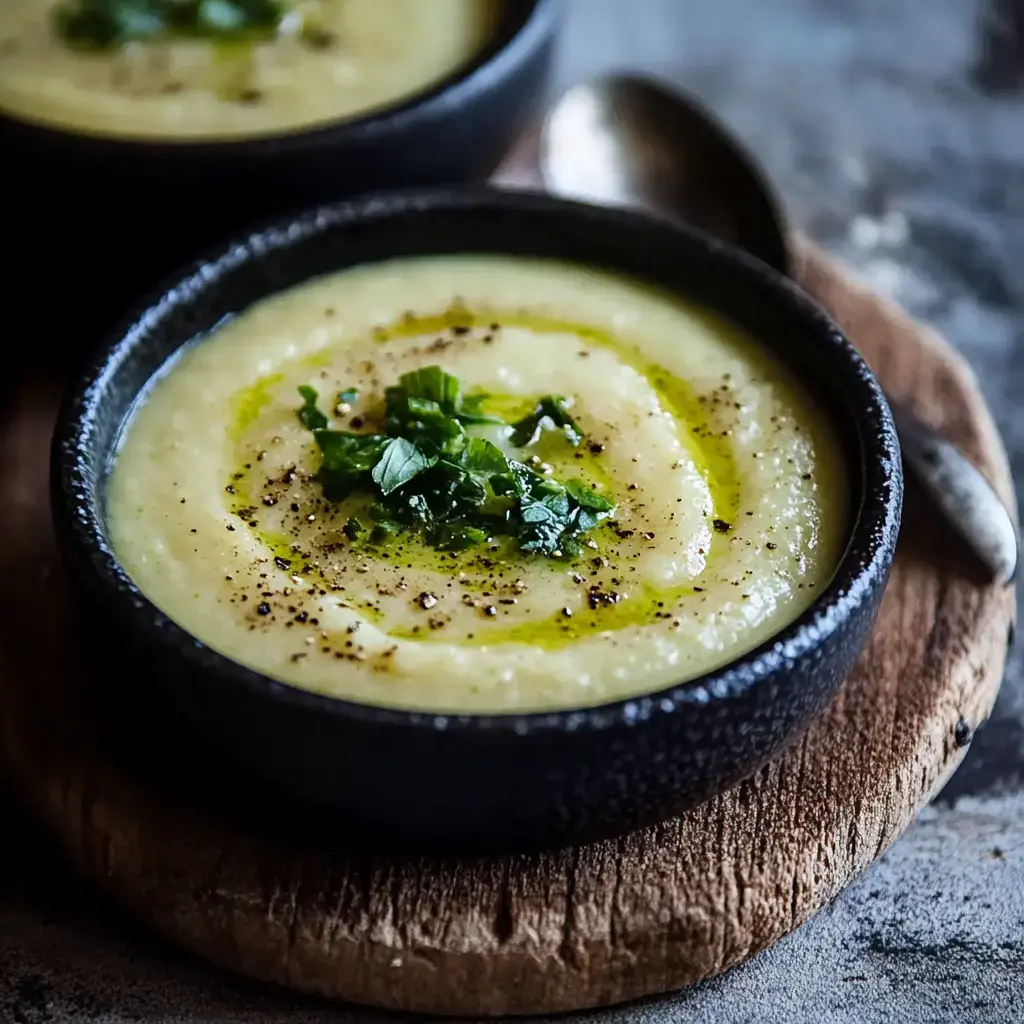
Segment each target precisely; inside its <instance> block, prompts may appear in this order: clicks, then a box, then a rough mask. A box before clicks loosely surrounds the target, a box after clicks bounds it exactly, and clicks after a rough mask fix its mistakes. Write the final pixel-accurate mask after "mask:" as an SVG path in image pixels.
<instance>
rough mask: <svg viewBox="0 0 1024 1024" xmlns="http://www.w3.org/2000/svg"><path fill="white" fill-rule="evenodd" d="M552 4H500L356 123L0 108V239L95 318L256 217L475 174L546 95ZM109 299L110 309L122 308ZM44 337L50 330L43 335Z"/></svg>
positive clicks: (546, 0)
mask: <svg viewBox="0 0 1024 1024" xmlns="http://www.w3.org/2000/svg"><path fill="white" fill-rule="evenodd" d="M561 9H562V0H502V6H501V15H500V20H499V24H498V26H497V29H496V31H495V34H494V36H493V37H492V40H491V42H490V43H489V45H488V46H487V47H486V48H485V49H484V50H483V51H481V53H480V54H479V55H478V56H477V58H476V59H474V60H473V61H472V62H471V63H469V64H468V65H467V66H466V67H464V68H462V69H461V70H459V71H458V72H456V73H455V74H454V75H452V76H451V77H449V78H448V79H446V80H444V81H443V82H441V83H439V84H438V85H437V86H435V87H432V88H431V89H429V90H427V91H424V92H422V93H420V94H418V95H416V96H413V97H411V98H409V99H408V100H407V101H404V102H403V103H401V104H400V105H395V106H390V107H386V108H383V109H381V110H378V111H374V112H371V113H369V114H367V115H366V116H364V117H361V118H358V119H354V120H345V121H338V122H336V123H331V124H327V125H324V126H317V127H312V128H309V127H305V128H299V129H296V130H294V131H291V132H286V133H281V134H277V135H273V136H268V137H262V138H256V139H238V140H226V141H197V140H186V141H180V142H164V141H155V140H142V139H132V138H130V137H123V138H120V137H109V136H101V135H96V134H88V133H84V132H77V131H72V130H62V129H60V128H55V127H50V126H45V125H42V124H38V123H32V122H29V121H27V120H22V119H18V118H15V117H13V116H10V115H5V114H4V113H3V112H2V111H0V153H2V154H3V167H4V186H5V195H6V196H8V197H16V199H15V200H14V201H8V202H6V203H0V207H2V218H3V228H4V234H5V237H6V238H7V240H8V242H10V240H11V238H12V236H13V237H14V238H15V239H17V248H19V249H20V250H22V257H21V259H19V261H18V262H19V264H23V263H24V262H25V258H26V257H27V258H28V263H29V267H28V273H26V275H25V281H24V284H22V283H21V282H19V286H18V290H19V291H20V290H23V287H25V288H28V289H31V288H32V287H33V284H34V280H35V278H37V277H39V276H41V275H44V274H45V276H46V277H48V278H49V277H52V276H53V275H54V273H59V274H60V275H61V276H62V278H63V280H64V286H65V288H66V289H67V290H68V291H69V292H73V293H74V298H73V300H71V305H73V306H74V307H75V316H74V317H73V318H72V320H71V332H70V333H69V332H67V331H64V332H63V333H61V332H54V336H53V338H52V342H53V343H54V344H60V343H62V342H64V341H70V342H71V343H72V345H75V344H79V345H80V337H81V333H82V332H81V331H80V330H79V329H78V328H79V325H80V323H81V321H82V318H83V314H88V317H89V320H90V325H91V321H92V320H96V321H97V322H102V320H103V318H104V315H105V314H107V312H108V311H109V310H111V309H118V308H119V309H123V308H124V307H125V305H126V304H127V303H128V302H130V301H134V300H135V298H136V297H137V295H138V294H139V292H140V290H141V287H145V286H146V285H147V284H148V283H150V282H152V281H153V280H154V279H158V278H159V277H161V276H163V275H164V274H166V273H168V272H170V271H171V270H173V269H174V268H175V267H179V266H181V265H182V264H183V263H184V262H185V261H186V260H190V259H193V258H194V257H195V256H196V255H198V253H199V252H201V251H202V250H203V248H204V247H206V246H208V245H210V244H213V243H215V242H219V241H220V240H221V239H226V238H228V237H230V236H231V235H232V234H235V233H237V232H238V231H239V230H242V229H243V228H244V227H247V226H248V225H250V224H251V223H253V221H254V219H257V220H258V219H263V218H265V217H267V216H275V215H282V214H285V213H287V212H289V211H293V210H299V209H308V208H309V207H311V206H313V205H316V204H317V203H323V202H328V201H331V200H335V199H341V198H344V197H346V196H351V195H355V194H356V193H359V192H368V191H379V190H382V189H386V188H404V187H413V186H430V185H439V184H456V183H470V182H480V181H483V180H485V179H486V178H487V177H488V176H489V175H490V174H491V173H492V172H493V171H494V170H495V168H496V167H497V165H498V164H499V163H500V162H501V160H502V158H503V157H504V156H505V154H506V153H507V152H508V150H509V149H510V147H511V146H512V144H513V143H514V142H515V140H516V139H517V138H518V137H519V136H520V134H521V133H522V132H523V130H524V129H525V127H526V124H527V122H528V120H529V118H530V116H531V114H532V113H533V112H534V110H535V107H536V104H537V102H538V101H539V99H540V96H541V94H542V91H543V87H544V84H545V81H546V76H547V71H548V68H549V65H550V61H551V56H552V49H553V43H554V38H555V34H556V28H557V25H558V21H559V16H560V12H561ZM118 304H120V305H118ZM48 340H51V339H48Z"/></svg>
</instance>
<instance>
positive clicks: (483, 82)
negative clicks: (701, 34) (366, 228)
mask: <svg viewBox="0 0 1024 1024" xmlns="http://www.w3.org/2000/svg"><path fill="white" fill-rule="evenodd" d="M522 2H523V3H527V4H529V6H528V7H526V8H525V9H524V11H523V13H522V15H521V16H520V17H518V18H516V20H515V21H514V22H511V23H510V25H509V26H508V30H507V31H505V32H502V33H499V34H498V35H496V36H495V37H494V38H492V39H490V40H489V41H488V43H487V44H486V45H485V46H484V47H483V48H482V49H481V50H479V51H478V52H477V53H476V54H475V55H474V56H473V57H472V58H470V59H469V60H468V61H466V62H464V63H463V64H461V65H460V66H459V67H457V68H456V69H455V70H454V71H452V72H451V73H450V74H448V75H445V76H444V77H443V78H441V79H439V80H438V81H436V82H434V83H433V84H431V85H428V86H426V87H425V88H423V89H418V90H417V91H416V92H414V93H411V94H409V95H407V96H405V97H402V98H400V99H398V100H397V101H396V102H394V103H388V104H385V105H384V106H381V107H376V108H373V109H371V110H368V111H366V112H364V113H362V114H358V115H357V116H355V117H339V118H334V119H331V120H327V121H318V122H314V123H312V124H306V125H297V126H295V127H293V128H285V129H283V130H280V131H274V132H268V133H264V134H259V135H239V136H237V137H225V138H217V137H215V136H214V137H203V136H197V137H196V138H178V137H174V136H167V137H165V136H159V135H158V136H153V137H146V136H133V135H119V134H117V133H116V132H99V131H89V130H88V129H83V128H79V127H73V126H63V125H60V124H57V123H56V122H52V121H42V120H36V119H35V118H30V117H25V116H23V115H20V114H18V113H15V112H12V111H8V110H5V109H4V108H2V107H0V124H2V123H3V122H5V121H6V122H7V123H9V124H14V125H17V126H18V128H19V129H21V130H23V131H30V132H32V133H34V134H36V135H37V136H43V137H45V138H51V139H54V138H56V139H65V140H67V141H74V142H76V143H79V144H84V145H90V146H95V147H97V148H100V147H103V148H105V149H106V150H108V152H111V153H112V152H114V151H118V152H120V153H124V154H138V153H151V154H152V155H154V156H171V155H173V156H175V157H184V158H185V159H195V160H202V159H206V158H215V157H218V156H226V155H229V154H230V155H233V156H243V157H246V158H252V159H259V158H260V157H261V156H262V155H264V154H266V153H268V152H270V151H273V152H275V153H278V154H280V153H284V154H287V153H288V152H292V151H294V150H297V149H302V148H304V147H309V146H313V147H317V146H321V145H332V144H337V143H344V142H345V141H347V140H349V139H353V140H354V139H356V138H358V139H359V140H360V141H366V142H373V141H374V140H376V139H379V138H381V137H382V136H387V135H397V134H402V133H404V132H407V131H409V130H410V128H411V126H412V124H413V123H414V122H415V121H419V120H424V119H425V120H430V119H431V118H434V117H436V116H437V115H438V114H440V113H442V112H443V111H444V110H445V109H446V108H449V107H460V106H462V105H464V104H465V103H466V102H467V101H468V100H469V99H470V98H471V97H472V96H473V95H475V94H476V93H478V92H480V91H481V90H486V89H487V88H488V86H489V85H490V84H491V83H492V82H494V81H499V82H500V81H504V80H505V79H506V78H507V77H508V76H509V75H510V74H511V73H512V72H513V71H514V69H515V68H516V67H518V66H519V65H520V64H521V63H522V61H523V60H525V59H526V58H527V57H529V55H530V54H532V53H533V52H534V51H535V50H537V49H538V48H539V47H540V46H541V45H542V43H543V41H544V40H545V39H546V38H547V37H548V36H549V34H551V33H552V31H553V29H554V27H555V24H556V22H557V19H558V17H559V15H560V13H561V9H562V5H563V2H564V0H522Z"/></svg>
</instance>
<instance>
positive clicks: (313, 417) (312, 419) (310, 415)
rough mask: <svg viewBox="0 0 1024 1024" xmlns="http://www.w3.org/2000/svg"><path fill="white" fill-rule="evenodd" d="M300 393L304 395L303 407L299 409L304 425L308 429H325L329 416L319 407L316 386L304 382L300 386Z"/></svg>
mask: <svg viewBox="0 0 1024 1024" xmlns="http://www.w3.org/2000/svg"><path fill="white" fill-rule="evenodd" d="M299 394H300V395H301V396H302V408H301V409H299V413H298V415H299V419H300V420H301V421H302V425H303V426H304V427H305V428H306V429H307V430H323V429H325V428H326V427H327V425H328V420H327V417H326V416H325V415H324V414H323V413H322V412H321V411H320V410H319V409H318V408H317V405H316V403H317V399H318V398H319V395H317V393H316V388H311V387H310V386H309V385H308V384H303V385H302V386H301V387H300V388H299Z"/></svg>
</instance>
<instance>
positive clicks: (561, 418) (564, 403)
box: [512, 395, 583, 448]
mask: <svg viewBox="0 0 1024 1024" xmlns="http://www.w3.org/2000/svg"><path fill="white" fill-rule="evenodd" d="M569 406H570V402H569V399H567V398H562V397H560V396H558V395H545V397H544V398H542V399H540V400H539V401H538V402H537V405H536V407H535V408H534V410H533V412H531V413H530V414H529V415H528V416H524V417H523V418H522V419H521V420H519V421H518V422H517V423H513V424H512V443H513V444H514V445H515V446H516V447H517V448H528V447H529V446H530V445H533V444H536V443H537V442H538V441H539V440H540V437H541V434H543V433H544V432H545V431H546V430H561V431H562V432H563V433H564V434H565V438H566V440H567V441H568V442H569V444H571V445H574V446H575V445H578V444H579V443H580V441H582V440H583V431H581V430H580V425H579V424H578V423H577V422H576V421H575V420H574V419H573V418H572V416H571V415H570V414H569Z"/></svg>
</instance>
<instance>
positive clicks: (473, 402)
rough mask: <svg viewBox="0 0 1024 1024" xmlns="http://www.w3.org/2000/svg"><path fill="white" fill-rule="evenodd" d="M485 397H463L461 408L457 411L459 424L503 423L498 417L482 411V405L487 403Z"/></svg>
mask: <svg viewBox="0 0 1024 1024" xmlns="http://www.w3.org/2000/svg"><path fill="white" fill-rule="evenodd" d="M487 398H488V396H487V395H465V396H463V399H462V408H461V409H460V410H459V413H458V417H459V422H460V423H463V424H466V423H469V424H495V425H498V424H502V423H504V422H505V421H504V420H503V419H502V418H501V417H500V416H491V415H489V414H488V413H485V412H484V411H483V404H484V402H486V401H487Z"/></svg>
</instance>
